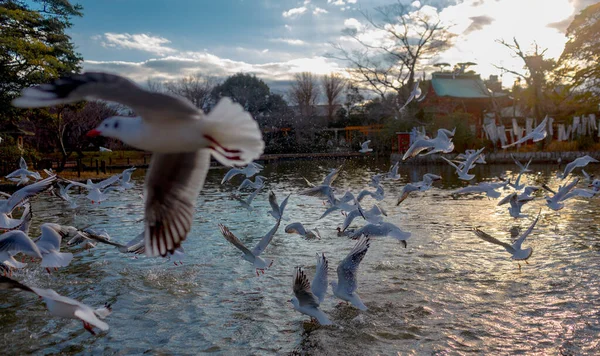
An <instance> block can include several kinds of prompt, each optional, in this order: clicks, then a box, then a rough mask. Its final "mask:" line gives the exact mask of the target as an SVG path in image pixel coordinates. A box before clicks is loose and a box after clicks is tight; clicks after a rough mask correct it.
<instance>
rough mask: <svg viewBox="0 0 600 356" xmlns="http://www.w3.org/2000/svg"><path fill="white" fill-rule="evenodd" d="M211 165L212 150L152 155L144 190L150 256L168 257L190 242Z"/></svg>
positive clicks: (147, 249) (146, 239)
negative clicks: (190, 234)
mask: <svg viewBox="0 0 600 356" xmlns="http://www.w3.org/2000/svg"><path fill="white" fill-rule="evenodd" d="M209 164H210V151H209V150H199V151H196V152H187V153H169V154H163V153H154V154H153V155H152V160H151V161H150V168H149V170H148V173H147V174H146V182H145V186H144V197H145V198H146V199H145V216H144V219H145V234H146V237H145V241H146V255H148V256H149V257H151V256H156V255H161V256H163V257H164V256H166V255H167V252H171V253H172V252H173V251H175V249H177V247H179V246H180V245H181V243H182V242H183V241H184V240H185V239H186V237H187V234H188V233H189V231H190V229H191V227H192V221H193V219H194V213H195V210H196V199H197V198H198V194H200V190H202V186H203V185H204V179H205V178H206V173H207V172H208V167H209Z"/></svg>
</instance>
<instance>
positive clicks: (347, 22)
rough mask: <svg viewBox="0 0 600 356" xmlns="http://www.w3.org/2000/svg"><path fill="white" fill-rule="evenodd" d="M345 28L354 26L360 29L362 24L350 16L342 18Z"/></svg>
mask: <svg viewBox="0 0 600 356" xmlns="http://www.w3.org/2000/svg"><path fill="white" fill-rule="evenodd" d="M344 27H345V28H354V29H356V30H360V29H361V28H362V24H361V23H360V21H358V20H357V19H355V18H353V17H351V18H349V19H345V20H344Z"/></svg>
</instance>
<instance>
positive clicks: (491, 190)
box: [452, 181, 508, 199]
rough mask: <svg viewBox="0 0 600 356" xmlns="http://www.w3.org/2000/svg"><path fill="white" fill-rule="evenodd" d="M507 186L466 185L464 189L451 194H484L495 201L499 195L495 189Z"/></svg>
mask: <svg viewBox="0 0 600 356" xmlns="http://www.w3.org/2000/svg"><path fill="white" fill-rule="evenodd" d="M507 185H508V181H506V182H481V183H479V184H477V185H468V186H466V187H464V188H460V189H457V190H455V191H454V192H452V194H466V193H485V195H487V197H488V198H492V199H496V198H499V197H500V195H501V193H500V192H499V191H497V189H500V188H505V187H506V186H507Z"/></svg>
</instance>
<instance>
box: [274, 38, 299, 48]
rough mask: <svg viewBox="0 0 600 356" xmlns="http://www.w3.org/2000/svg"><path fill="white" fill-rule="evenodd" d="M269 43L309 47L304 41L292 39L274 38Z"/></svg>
mask: <svg viewBox="0 0 600 356" xmlns="http://www.w3.org/2000/svg"><path fill="white" fill-rule="evenodd" d="M269 41H271V42H280V43H287V44H289V45H292V46H305V45H307V43H306V42H304V41H302V40H298V39H291V38H273V39H271V40H269Z"/></svg>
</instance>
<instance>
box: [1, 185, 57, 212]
mask: <svg viewBox="0 0 600 356" xmlns="http://www.w3.org/2000/svg"><path fill="white" fill-rule="evenodd" d="M55 180H56V176H52V177H48V178H45V179H43V180H41V181H39V182H36V183H33V184H30V185H28V186H25V187H23V188H21V189H19V190H17V191H16V192H14V193H13V195H11V196H10V198H9V199H8V201H7V202H6V210H7V211H5V212H6V213H7V214H8V213H10V212H11V211H12V210H13V209H14V208H15V207H16V206H17V205H19V204H20V203H22V202H23V201H25V199H27V198H29V197H32V196H34V195H36V194H37V193H39V192H41V191H43V190H44V189H47V188H50V186H52V183H54V181H55Z"/></svg>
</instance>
